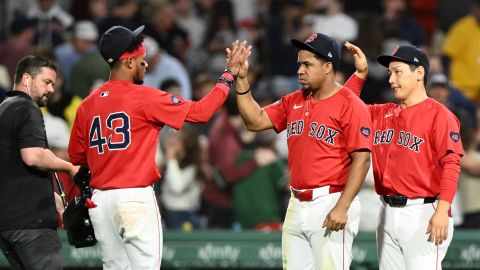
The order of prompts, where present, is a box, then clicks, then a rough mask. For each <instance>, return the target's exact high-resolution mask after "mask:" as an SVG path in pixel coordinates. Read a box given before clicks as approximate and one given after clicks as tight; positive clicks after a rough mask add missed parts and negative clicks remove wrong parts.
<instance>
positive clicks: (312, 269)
mask: <svg viewBox="0 0 480 270" xmlns="http://www.w3.org/2000/svg"><path fill="white" fill-rule="evenodd" d="M340 195H341V193H340V192H337V193H332V194H327V195H325V196H320V197H318V198H316V199H314V200H312V201H303V202H302V201H299V200H298V199H297V198H295V197H294V196H293V195H292V196H291V198H290V202H289V204H288V209H287V214H286V216H285V221H284V224H283V232H282V257H283V269H287V270H297V269H302V270H325V269H342V270H344V269H349V268H350V263H351V262H352V242H353V238H354V237H355V236H356V235H357V232H358V225H359V222H360V210H361V207H360V202H359V200H358V198H357V197H355V199H354V200H353V202H352V204H351V206H350V208H349V209H348V212H347V214H348V220H347V224H346V227H345V229H344V230H341V231H338V232H330V231H326V230H325V228H322V225H323V222H324V221H325V218H326V216H327V214H328V213H329V212H330V210H331V209H332V208H333V207H334V206H335V204H336V203H337V201H338V198H340Z"/></svg>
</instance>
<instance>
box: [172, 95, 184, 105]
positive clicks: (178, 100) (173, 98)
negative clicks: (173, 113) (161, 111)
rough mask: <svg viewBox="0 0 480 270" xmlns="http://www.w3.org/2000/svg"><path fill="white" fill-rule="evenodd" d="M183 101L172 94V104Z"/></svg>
mask: <svg viewBox="0 0 480 270" xmlns="http://www.w3.org/2000/svg"><path fill="white" fill-rule="evenodd" d="M180 103H182V101H181V100H180V99H179V98H177V97H176V96H172V104H180Z"/></svg>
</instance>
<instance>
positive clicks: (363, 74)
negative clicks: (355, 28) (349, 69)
mask: <svg viewBox="0 0 480 270" xmlns="http://www.w3.org/2000/svg"><path fill="white" fill-rule="evenodd" d="M345 48H347V50H348V51H349V52H350V53H351V54H352V55H353V58H354V59H355V68H356V69H357V71H356V73H357V76H358V77H360V78H362V79H366V78H367V75H368V62H367V57H366V56H365V54H364V53H363V51H362V50H361V49H360V48H359V47H357V46H355V45H353V44H352V43H350V42H345Z"/></svg>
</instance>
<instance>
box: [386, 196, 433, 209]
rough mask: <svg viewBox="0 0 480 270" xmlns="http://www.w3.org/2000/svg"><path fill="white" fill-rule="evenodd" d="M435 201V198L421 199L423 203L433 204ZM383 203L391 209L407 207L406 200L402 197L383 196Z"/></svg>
mask: <svg viewBox="0 0 480 270" xmlns="http://www.w3.org/2000/svg"><path fill="white" fill-rule="evenodd" d="M436 200H437V197H426V198H423V203H424V204H426V203H434V202H435V201H436ZM383 201H384V202H385V203H386V204H388V205H390V206H391V207H403V206H405V205H407V202H408V198H407V197H404V196H389V195H383Z"/></svg>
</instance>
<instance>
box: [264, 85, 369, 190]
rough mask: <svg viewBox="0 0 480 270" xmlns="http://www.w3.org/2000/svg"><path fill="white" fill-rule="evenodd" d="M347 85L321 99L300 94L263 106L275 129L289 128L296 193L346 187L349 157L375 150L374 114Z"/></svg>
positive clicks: (290, 160) (299, 91)
mask: <svg viewBox="0 0 480 270" xmlns="http://www.w3.org/2000/svg"><path fill="white" fill-rule="evenodd" d="M346 86H347V85H346ZM346 86H345V87H342V88H341V89H340V90H339V91H338V92H337V93H335V94H334V95H333V96H331V97H328V98H326V99H322V100H313V98H312V97H311V96H309V97H306V96H305V95H304V94H303V92H302V90H297V91H295V92H294V93H292V94H289V95H286V96H284V97H282V98H281V100H279V101H277V102H275V103H273V104H271V105H269V106H267V107H265V111H266V112H267V114H268V116H269V117H270V119H271V121H272V123H273V124H274V126H275V130H276V131H277V132H281V131H283V130H285V129H287V144H288V166H289V169H290V179H291V181H290V185H291V186H292V187H293V188H295V189H311V188H317V187H321V186H325V185H333V186H339V187H343V186H345V182H346V179H347V176H348V173H349V172H350V163H351V158H350V156H349V153H351V152H353V151H356V150H360V149H368V150H370V149H371V147H372V138H373V136H372V134H371V130H372V123H371V120H370V114H369V112H368V109H367V107H366V105H365V104H364V103H363V102H362V101H361V100H360V99H359V98H358V97H357V96H356V95H355V94H353V93H352V92H351V91H350V90H349V89H348V88H346Z"/></svg>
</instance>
